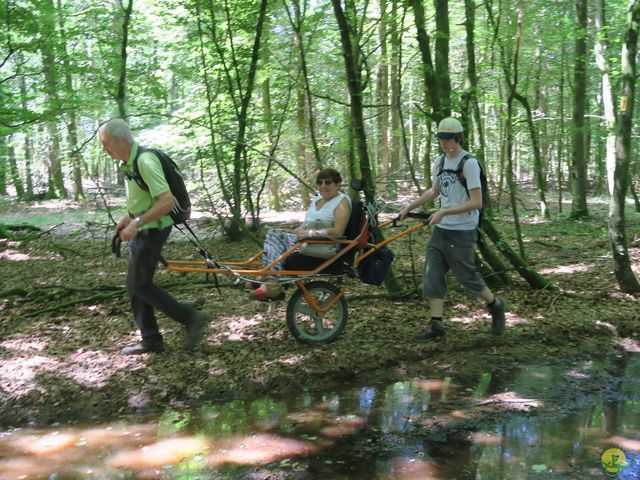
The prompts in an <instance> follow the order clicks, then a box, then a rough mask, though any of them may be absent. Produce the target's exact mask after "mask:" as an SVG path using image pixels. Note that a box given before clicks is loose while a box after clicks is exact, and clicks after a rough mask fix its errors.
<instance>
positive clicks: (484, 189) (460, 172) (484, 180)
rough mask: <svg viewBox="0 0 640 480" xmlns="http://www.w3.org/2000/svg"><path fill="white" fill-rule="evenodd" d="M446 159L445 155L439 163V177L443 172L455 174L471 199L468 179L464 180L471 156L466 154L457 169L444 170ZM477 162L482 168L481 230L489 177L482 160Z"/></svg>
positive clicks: (479, 222) (479, 223)
mask: <svg viewBox="0 0 640 480" xmlns="http://www.w3.org/2000/svg"><path fill="white" fill-rule="evenodd" d="M444 157H445V155H444V153H443V154H442V155H441V156H440V160H439V162H438V177H439V176H440V175H442V173H443V172H447V173H453V174H455V175H456V177H458V181H459V182H460V183H461V184H462V186H463V187H464V189H465V191H466V192H467V196H468V197H469V198H471V196H470V195H469V189H468V188H467V179H466V178H464V164H465V162H466V161H467V159H469V158H470V157H471V155H469V154H466V155H465V156H464V157H462V158H461V159H460V161H459V162H458V167H457V168H456V169H450V168H444ZM476 161H477V162H478V166H479V167H480V192H481V193H482V207H480V210H479V212H478V213H479V214H480V215H479V216H478V228H480V225H482V217H483V214H484V207H485V206H486V205H487V195H488V190H487V177H486V175H485V174H484V169H483V168H482V164H481V163H480V160H477V159H476Z"/></svg>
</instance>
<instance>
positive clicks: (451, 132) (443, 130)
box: [436, 117, 464, 138]
mask: <svg viewBox="0 0 640 480" xmlns="http://www.w3.org/2000/svg"><path fill="white" fill-rule="evenodd" d="M462 132H464V129H463V128H462V124H461V123H460V122H459V121H458V120H456V119H455V118H453V117H447V118H444V119H442V120H441V121H440V123H439V124H438V133H436V137H438V138H453V137H454V136H455V134H456V133H462Z"/></svg>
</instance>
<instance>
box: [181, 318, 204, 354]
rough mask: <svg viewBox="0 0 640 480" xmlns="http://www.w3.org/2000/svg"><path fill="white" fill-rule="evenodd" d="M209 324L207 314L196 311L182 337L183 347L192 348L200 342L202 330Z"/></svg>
mask: <svg viewBox="0 0 640 480" xmlns="http://www.w3.org/2000/svg"><path fill="white" fill-rule="evenodd" d="M208 324H209V315H207V314H206V313H203V312H198V313H196V314H195V315H194V316H193V319H192V321H191V323H189V325H187V326H186V329H187V332H186V334H185V337H184V343H183V347H184V349H185V350H193V349H194V348H196V347H197V346H198V344H199V343H200V339H201V338H202V332H203V331H204V329H205V328H206V326H207V325H208Z"/></svg>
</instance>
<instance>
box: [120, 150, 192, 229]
mask: <svg viewBox="0 0 640 480" xmlns="http://www.w3.org/2000/svg"><path fill="white" fill-rule="evenodd" d="M144 152H151V153H153V154H154V155H155V156H156V157H158V159H160V164H161V165H162V171H163V172H164V178H165V179H166V180H167V183H168V184H169V189H170V190H171V194H172V195H173V200H174V202H175V204H176V206H175V208H174V209H173V210H171V212H169V215H170V216H171V218H172V219H173V223H174V224H180V223H184V222H185V221H187V220H189V218H190V217H191V200H190V199H189V192H188V191H187V187H186V185H185V184H184V177H183V175H182V172H181V171H180V168H178V165H176V163H175V162H174V161H173V160H172V159H171V157H170V156H169V155H167V154H166V153H164V152H163V151H161V150H158V149H155V148H144V147H141V146H138V153H137V154H136V157H135V158H134V159H133V176H129V175H127V178H128V179H129V180H134V181H135V182H136V183H137V184H138V186H139V187H140V188H141V189H143V190H145V191H147V192H148V191H149V186H148V185H147V184H146V183H145V181H144V179H143V178H142V175H140V168H139V167H138V157H139V156H140V155H141V154H142V153H144Z"/></svg>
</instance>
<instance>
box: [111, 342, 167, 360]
mask: <svg viewBox="0 0 640 480" xmlns="http://www.w3.org/2000/svg"><path fill="white" fill-rule="evenodd" d="M162 352H164V345H163V344H162V343H158V344H155V345H145V344H144V343H137V344H135V345H128V346H126V347H124V348H123V349H122V350H120V355H122V356H123V357H128V356H130V355H142V354H143V353H162Z"/></svg>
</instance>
